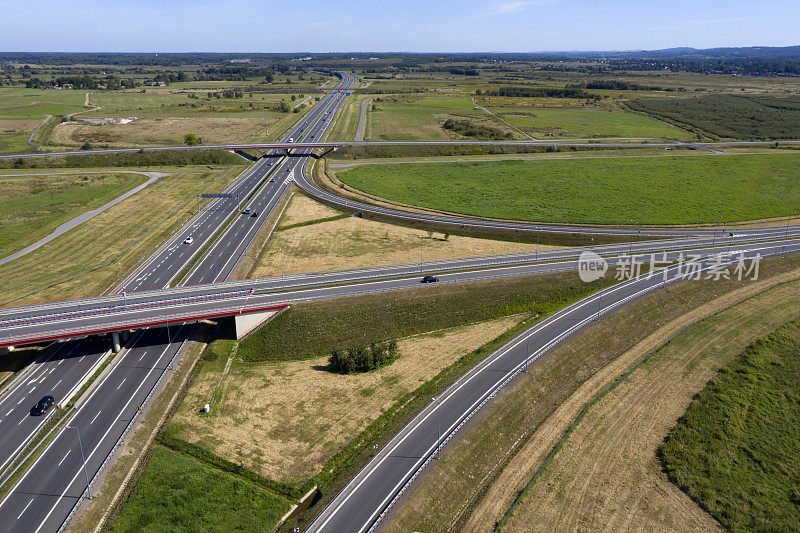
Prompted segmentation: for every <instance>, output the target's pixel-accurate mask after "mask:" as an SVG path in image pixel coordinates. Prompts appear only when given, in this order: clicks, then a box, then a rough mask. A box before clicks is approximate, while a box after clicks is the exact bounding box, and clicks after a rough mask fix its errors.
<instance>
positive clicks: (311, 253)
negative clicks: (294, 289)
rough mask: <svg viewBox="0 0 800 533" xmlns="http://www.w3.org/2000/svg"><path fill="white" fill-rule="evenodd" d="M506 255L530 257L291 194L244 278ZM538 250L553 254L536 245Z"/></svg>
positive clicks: (508, 247) (502, 245)
mask: <svg viewBox="0 0 800 533" xmlns="http://www.w3.org/2000/svg"><path fill="white" fill-rule="evenodd" d="M420 246H421V247H422V250H421V252H422V259H423V260H424V261H435V260H441V259H452V258H456V257H470V256H478V255H491V254H499V253H510V252H524V251H532V250H533V249H534V248H535V245H533V244H528V243H518V242H507V241H496V240H491V239H479V238H472V237H463V236H459V235H445V234H443V233H428V232H426V231H423V230H419V229H410V228H406V227H403V226H396V225H394V224H388V223H384V222H378V221H374V220H365V219H363V218H357V217H352V216H348V215H343V214H342V213H341V212H339V211H336V210H334V209H332V208H330V207H327V206H325V205H322V204H320V203H318V202H316V201H314V200H312V199H310V198H308V197H307V196H305V195H303V194H300V193H298V194H295V195H294V196H293V197H292V199H291V201H290V204H289V206H288V207H287V208H286V211H285V212H284V215H283V217H282V218H281V220H280V221H279V222H278V226H277V228H276V231H275V233H274V234H273V236H272V238H271V239H270V240H269V242H268V244H267V246H266V248H265V249H264V250H263V252H262V253H261V254H260V256H259V260H258V262H257V264H256V267H255V269H254V271H253V272H252V274H251V276H250V277H262V276H275V275H280V273H281V271H283V272H284V273H286V274H291V273H299V272H320V271H323V270H342V269H353V268H368V267H372V266H377V265H388V264H398V263H416V262H419V260H420ZM539 248H540V249H541V250H545V249H549V248H553V247H552V246H544V245H540V247H539Z"/></svg>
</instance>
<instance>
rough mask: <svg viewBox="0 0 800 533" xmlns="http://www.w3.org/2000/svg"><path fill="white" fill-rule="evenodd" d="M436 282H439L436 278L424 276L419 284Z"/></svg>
mask: <svg viewBox="0 0 800 533" xmlns="http://www.w3.org/2000/svg"><path fill="white" fill-rule="evenodd" d="M437 281H439V278H437V277H436V276H425V277H424V278H422V281H420V283H436V282H437Z"/></svg>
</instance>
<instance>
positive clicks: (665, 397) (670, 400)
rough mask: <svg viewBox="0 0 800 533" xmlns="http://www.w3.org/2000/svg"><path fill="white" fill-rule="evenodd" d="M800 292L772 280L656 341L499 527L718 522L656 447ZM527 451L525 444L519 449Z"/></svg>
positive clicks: (639, 351)
mask: <svg viewBox="0 0 800 533" xmlns="http://www.w3.org/2000/svg"><path fill="white" fill-rule="evenodd" d="M798 297H800V283H798V282H792V283H789V284H786V285H782V286H779V287H776V288H774V289H772V290H769V291H766V292H764V293H761V294H759V295H757V296H756V297H754V298H752V299H750V300H747V301H745V302H743V303H740V304H738V305H736V306H734V307H732V308H730V309H728V310H725V311H723V312H721V313H720V314H718V315H716V316H712V317H710V318H708V319H706V320H704V321H702V322H700V323H698V324H695V325H693V326H691V327H690V328H689V329H687V330H686V331H685V332H683V333H681V334H680V335H679V336H678V337H676V338H675V339H674V340H673V341H672V342H670V343H669V344H668V345H666V346H665V347H663V348H661V349H660V350H659V351H658V353H656V354H655V355H654V356H653V357H652V358H651V359H650V360H649V361H648V362H647V363H646V364H644V365H642V366H640V367H639V368H637V369H636V370H635V371H634V372H633V373H632V374H631V375H630V376H629V377H628V378H626V379H625V380H623V381H622V382H621V383H620V384H619V385H618V386H617V387H616V388H614V389H613V390H611V391H610V392H609V393H608V394H606V395H605V396H603V397H602V398H601V399H600V400H599V401H598V402H597V403H596V404H595V405H593V406H592V407H591V408H590V409H589V411H588V412H587V414H586V416H585V417H584V418H583V419H582V420H581V422H580V424H579V425H578V426H577V428H576V429H575V431H574V432H573V433H572V434H571V435H570V436H569V438H568V439H567V441H566V443H565V445H564V446H563V447H562V448H561V450H560V451H559V452H558V453H557V454H556V455H555V457H554V459H553V461H552V462H551V463H550V464H549V465H548V466H547V468H546V469H545V470H544V472H543V474H542V476H541V477H540V478H539V479H538V480H537V481H536V482H535V484H534V485H533V487H532V489H531V491H530V492H529V493H528V494H527V496H526V497H525V498H524V500H523V501H522V503H521V504H520V505H519V506H518V507H517V508H516V510H515V512H514V514H513V516H512V518H511V520H509V522H508V524H507V526H506V527H505V528H503V529H504V531H530V529H531V527H533V528H534V529H535V530H537V531H544V530H547V531H563V530H564V529H572V530H574V529H580V528H585V529H587V530H597V529H610V530H622V529H633V528H636V529H657V528H669V529H671V530H675V531H688V530H690V529H693V530H698V531H708V530H710V529H717V528H718V527H719V526H718V525H717V524H716V522H715V521H714V520H713V519H712V518H711V517H710V516H709V515H708V514H706V513H705V511H703V510H702V509H700V507H699V506H697V505H696V504H695V503H694V502H692V501H691V500H690V499H689V497H688V496H687V495H686V494H684V493H683V492H682V491H681V490H680V489H679V488H678V487H677V486H675V485H673V484H672V483H670V482H669V480H668V479H667V478H666V475H665V474H664V473H663V472H662V471H661V466H660V462H659V459H658V457H657V455H656V451H657V449H658V447H659V445H660V444H661V443H662V442H663V440H664V437H665V436H666V435H667V433H668V432H669V430H670V429H671V428H672V427H674V426H675V424H676V422H677V420H678V418H679V417H680V416H681V415H683V413H684V412H685V411H686V409H687V407H688V406H689V404H690V403H691V400H692V397H693V396H694V395H695V394H696V393H698V392H699V391H700V390H702V389H703V387H705V385H706V383H707V382H708V380H709V379H711V378H712V377H713V376H714V374H715V373H716V371H717V369H718V368H720V367H721V366H723V365H725V364H727V363H728V362H730V361H731V360H732V359H733V358H735V357H736V356H737V355H738V354H740V353H741V351H742V350H743V349H744V348H745V347H747V345H749V344H750V343H751V342H753V341H754V340H755V339H757V338H759V337H762V336H764V335H767V334H769V333H770V332H772V331H774V330H775V329H777V328H778V327H780V326H781V325H783V324H784V323H786V322H787V321H789V320H793V319H796V318H797V317H798V315H799V314H800V311H798V309H797V305H796V302H797V299H798ZM730 300H731V299H730V298H722V299H721V301H720V302H712V303H714V304H717V305H714V306H713V307H712V306H709V308H707V309H705V310H703V311H705V312H709V311H713V310H715V309H714V308H719V307H720V305H718V304H724V303H729V302H730ZM687 318H689V319H691V318H694V317H687ZM680 322H683V323H684V324H685V321H683V320H682V321H680ZM678 325H681V324H680V323H679V324H676V325H671V329H674V328H675V327H676V326H678ZM666 340H667V336H666V335H661V336H660V338H658V337H657V338H655V339H648V341H650V342H647V341H645V343H641V344H639V345H637V346H635V347H634V348H633V349H632V350H630V351H629V352H627V353H626V354H625V355H624V356H623V357H624V359H625V360H627V361H629V362H631V361H633V360H636V359H640V358H641V357H643V356H644V355H646V354H647V353H648V352H649V351H651V350H652V349H654V348H656V347H657V346H658V345H659V344H661V343H663V342H664V341H666ZM653 341H655V342H653ZM529 451H531V450H528V449H523V450H522V453H521V454H520V455H519V457H522V456H524V455H526V452H529ZM515 466H519V465H515V464H514V463H512V464H510V465H509V469H508V470H512V469H514V467H515ZM528 470H529V471H530V469H528ZM503 481H504V479H503V477H501V478H500V479H498V482H499V483H500V484H502V483H503Z"/></svg>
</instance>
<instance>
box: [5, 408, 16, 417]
mask: <svg viewBox="0 0 800 533" xmlns="http://www.w3.org/2000/svg"><path fill="white" fill-rule="evenodd" d="M13 411H14V409H13V408H12V409H9V410H8V412H7V413H6V416H8V415H10V414H11V413H12V412H13Z"/></svg>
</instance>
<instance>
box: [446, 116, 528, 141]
mask: <svg viewBox="0 0 800 533" xmlns="http://www.w3.org/2000/svg"><path fill="white" fill-rule="evenodd" d="M442 127H443V128H444V129H446V130H450V131H454V132H456V133H458V134H460V135H464V136H465V137H475V138H478V139H492V140H500V139H511V138H512V137H513V135H511V133H506V132H504V131H501V130H499V129H497V128H493V127H491V126H487V125H485V124H476V123H474V122H471V121H469V120H459V119H454V118H448V119H447V120H445V121H444V124H442Z"/></svg>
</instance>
